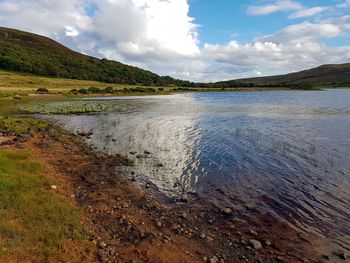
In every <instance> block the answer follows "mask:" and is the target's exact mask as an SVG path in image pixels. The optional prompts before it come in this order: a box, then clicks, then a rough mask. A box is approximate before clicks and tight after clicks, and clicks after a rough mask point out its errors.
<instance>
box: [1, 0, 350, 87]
mask: <svg viewBox="0 0 350 263" xmlns="http://www.w3.org/2000/svg"><path fill="white" fill-rule="evenodd" d="M0 25H1V26H6V27H12V28H17V29H21V30H25V31H30V32H34V33H38V34H42V35H45V36H48V37H51V38H53V39H55V40H57V41H59V42H61V43H62V44H64V45H66V46H68V47H70V48H71V49H73V50H76V51H78V52H82V53H85V54H89V55H92V56H96V57H100V58H108V59H114V60H118V61H121V62H124V63H127V64H131V65H135V66H138V67H142V68H145V69H148V70H152V71H154V72H156V73H158V74H161V75H171V76H173V77H176V78H181V79H188V80H193V81H205V82H207V81H218V80H227V79H236V78H243V77H254V76H265V75H274V74H282V73H288V72H293V71H298V70H303V69H306V68H312V67H316V66H319V65H322V64H333V63H346V62H350V0H328V1H325V0H308V1H305V0H245V1H243V0H217V1H213V0H60V1H52V0H0Z"/></svg>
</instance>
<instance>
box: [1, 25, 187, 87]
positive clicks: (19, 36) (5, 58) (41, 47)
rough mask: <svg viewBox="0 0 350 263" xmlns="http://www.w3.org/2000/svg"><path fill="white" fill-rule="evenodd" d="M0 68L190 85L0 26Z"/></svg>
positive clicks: (103, 79) (102, 79)
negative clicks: (87, 54)
mask: <svg viewBox="0 0 350 263" xmlns="http://www.w3.org/2000/svg"><path fill="white" fill-rule="evenodd" d="M0 69H4V70H10V71H15V72H22V73H30V74H34V75H40V76H51V77H57V78H68V79H79V80H93V81H100V82H106V83H116V84H131V85H137V84H139V85H179V86H190V85H191V83H190V82H188V81H181V80H176V79H173V78H171V77H160V76H158V75H157V74H154V73H152V72H150V71H146V70H143V69H140V68H137V67H132V66H128V65H125V64H122V63H119V62H116V61H110V60H107V59H97V58H94V57H90V56H86V55H83V54H80V53H77V52H74V51H72V50H70V49H68V48H67V47H65V46H63V45H61V44H59V43H57V42H56V41H53V40H51V39H49V38H46V37H43V36H39V35H36V34H32V33H27V32H23V31H19V30H14V29H8V28H2V27H0Z"/></svg>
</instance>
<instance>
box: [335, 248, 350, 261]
mask: <svg viewBox="0 0 350 263" xmlns="http://www.w3.org/2000/svg"><path fill="white" fill-rule="evenodd" d="M333 255H336V256H337V257H339V258H341V259H344V260H346V259H347V258H348V257H349V255H347V254H345V252H344V251H342V250H337V251H334V252H333Z"/></svg>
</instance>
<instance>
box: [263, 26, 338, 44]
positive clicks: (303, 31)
mask: <svg viewBox="0 0 350 263" xmlns="http://www.w3.org/2000/svg"><path fill="white" fill-rule="evenodd" d="M342 31H343V29H342V28H341V26H340V25H338V24H336V23H331V22H322V23H319V24H314V23H310V22H303V23H301V24H296V25H292V26H288V27H286V28H285V29H283V30H281V31H279V32H277V33H275V34H274V35H271V36H264V37H261V38H259V41H270V42H273V43H307V42H310V41H315V40H318V39H320V38H332V37H336V36H339V35H340V34H341V33H342Z"/></svg>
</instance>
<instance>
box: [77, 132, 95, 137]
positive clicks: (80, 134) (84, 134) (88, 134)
mask: <svg viewBox="0 0 350 263" xmlns="http://www.w3.org/2000/svg"><path fill="white" fill-rule="evenodd" d="M93 134H94V133H93V132H92V131H89V132H78V135H79V136H82V137H90V136H91V135H93Z"/></svg>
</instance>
